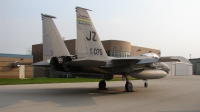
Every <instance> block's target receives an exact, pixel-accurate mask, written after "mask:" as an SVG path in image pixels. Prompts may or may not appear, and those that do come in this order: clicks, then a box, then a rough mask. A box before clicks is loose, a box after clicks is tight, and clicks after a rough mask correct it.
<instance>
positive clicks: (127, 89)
mask: <svg viewBox="0 0 200 112" xmlns="http://www.w3.org/2000/svg"><path fill="white" fill-rule="evenodd" d="M124 77H125V79H126V84H125V89H126V91H127V92H132V91H133V84H132V83H131V82H130V81H129V80H128V76H127V75H125V76H124Z"/></svg>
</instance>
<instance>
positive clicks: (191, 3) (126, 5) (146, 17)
mask: <svg viewBox="0 0 200 112" xmlns="http://www.w3.org/2000/svg"><path fill="white" fill-rule="evenodd" d="M76 6H80V7H85V8H88V9H91V10H92V11H90V12H89V14H90V17H91V18H92V21H93V23H94V26H95V28H96V30H97V32H98V35H99V36H100V38H101V40H110V39H112V40H124V41H129V42H131V44H132V45H135V46H142V47H147V48H153V49H159V50H161V56H183V57H185V58H189V55H190V54H192V58H200V0H0V53H14V54H26V53H27V51H26V49H27V48H29V47H31V46H32V45H33V44H39V43H42V20H41V13H45V14H49V15H53V16H56V17H57V19H54V22H55V24H56V26H57V28H58V30H59V31H60V34H61V36H62V37H65V39H75V38H76V13H75V7H76Z"/></svg>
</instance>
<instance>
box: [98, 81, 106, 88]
mask: <svg viewBox="0 0 200 112" xmlns="http://www.w3.org/2000/svg"><path fill="white" fill-rule="evenodd" d="M99 89H102V90H103V89H106V81H105V80H101V81H100V82H99Z"/></svg>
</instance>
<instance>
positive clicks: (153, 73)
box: [130, 69, 167, 79]
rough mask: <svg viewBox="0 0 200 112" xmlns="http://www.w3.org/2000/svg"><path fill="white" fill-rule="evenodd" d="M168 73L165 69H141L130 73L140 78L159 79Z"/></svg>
mask: <svg viewBox="0 0 200 112" xmlns="http://www.w3.org/2000/svg"><path fill="white" fill-rule="evenodd" d="M166 75H167V73H166V72H165V71H163V70H159V69H141V70H135V71H133V72H131V73H130V76H131V77H134V78H138V79H159V78H163V77H165V76H166Z"/></svg>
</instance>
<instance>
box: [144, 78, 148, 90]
mask: <svg viewBox="0 0 200 112" xmlns="http://www.w3.org/2000/svg"><path fill="white" fill-rule="evenodd" d="M144 81H145V83H144V87H145V88H147V87H148V83H147V79H145V80H144Z"/></svg>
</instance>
